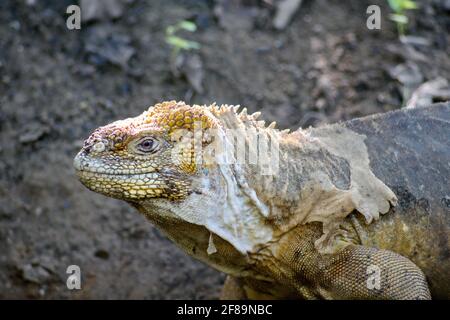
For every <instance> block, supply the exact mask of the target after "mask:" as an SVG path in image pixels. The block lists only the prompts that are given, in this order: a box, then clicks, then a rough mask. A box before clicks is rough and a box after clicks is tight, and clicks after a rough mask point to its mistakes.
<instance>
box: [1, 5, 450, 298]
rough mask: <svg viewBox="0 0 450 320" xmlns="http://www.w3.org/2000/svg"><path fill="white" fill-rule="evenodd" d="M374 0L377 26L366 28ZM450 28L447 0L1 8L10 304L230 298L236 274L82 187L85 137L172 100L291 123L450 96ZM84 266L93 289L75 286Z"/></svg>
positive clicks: (4, 290)
mask: <svg viewBox="0 0 450 320" xmlns="http://www.w3.org/2000/svg"><path fill="white" fill-rule="evenodd" d="M71 4H76V5H79V6H80V7H81V29H80V30H69V29H68V28H67V26H66V20H67V19H68V18H69V16H70V15H69V14H67V13H66V9H67V7H68V6H69V5H71ZM372 4H376V5H378V6H379V7H380V8H381V29H380V30H376V29H375V30H369V29H368V28H367V26H366V22H367V19H368V17H369V14H367V13H366V10H367V8H368V6H369V5H372ZM415 7H417V8H415ZM449 29H450V1H448V0H427V1H425V0H424V1H404V0H397V1H395V0H390V1H387V0H370V1H364V0H351V1H350V0H349V1H339V0H303V1H299V0H282V1H276V0H197V1H195V0H178V1H175V0H174V1H172V0H152V1H143V0H106V1H100V0H97V1H96V0H81V1H76V0H62V1H61V0H17V1H13V0H1V1H0V298H3V299H5V298H39V299H51V298H63V299H65V298H74V299H79V298H97V299H112V298H118V299H132V298H135V299H136V298H137V299H140V298H145V299H182V298H186V299H193V298H195V299H207V298H218V296H219V293H220V287H221V285H222V284H223V282H224V279H225V276H224V275H223V274H221V273H219V272H217V271H215V270H213V269H211V268H210V267H207V266H206V265H203V264H202V263H200V262H197V261H195V260H193V259H192V258H190V257H189V256H187V255H186V254H184V253H183V252H182V251H181V250H179V249H178V248H177V247H176V246H175V245H173V244H172V243H171V242H170V241H169V240H167V239H166V238H165V237H164V235H162V234H161V233H160V232H159V231H158V230H156V229H155V228H153V226H152V225H151V224H150V223H148V222H147V221H145V219H144V218H143V217H141V216H140V215H139V214H138V213H137V211H136V210H134V209H133V208H131V207H129V206H128V205H127V204H126V203H122V202H120V201H118V200H113V199H110V198H106V197H103V196H101V195H98V194H96V193H93V192H90V191H88V190H87V189H85V188H84V187H83V186H82V185H81V184H80V183H79V182H78V180H77V178H76V177H75V175H74V171H73V169H72V159H73V157H74V156H75V154H76V153H77V151H78V150H79V148H80V147H81V145H82V142H83V140H84V139H85V138H87V137H88V135H89V134H90V133H91V132H92V131H93V130H94V129H95V128H97V127H98V126H101V125H105V124H107V123H109V122H111V121H114V120H117V119H121V118H125V117H130V116H135V115H138V114H140V113H141V112H142V111H144V110H145V109H146V108H148V106H150V105H152V104H154V103H156V102H160V101H163V100H171V99H175V100H185V101H186V102H187V103H197V104H203V103H206V104H209V103H212V102H214V101H215V102H217V103H218V104H221V103H227V104H240V105H243V106H246V107H247V108H248V109H249V111H251V112H254V111H258V110H260V111H262V112H263V115H264V116H263V117H264V118H265V120H267V121H274V120H276V121H277V122H278V124H279V126H280V127H282V128H292V129H295V128H298V127H299V126H302V127H305V126H310V125H312V126H317V125H320V124H324V123H332V122H336V121H341V120H347V119H351V118H354V117H360V116H365V115H369V114H373V113H377V112H385V111H389V110H393V109H397V108H400V107H402V106H403V105H405V104H406V103H407V101H408V100H410V99H411V97H413V98H414V95H413V93H414V92H416V93H417V92H418V91H417V90H419V92H420V94H421V95H420V98H421V101H425V102H427V101H428V102H430V101H440V100H445V99H448V95H450V94H449V91H448V80H449V75H450V59H449V51H450V49H449V45H450V42H449V40H450V36H449ZM416 98H417V97H416ZM71 264H76V265H78V266H80V268H81V276H82V290H74V291H70V290H68V289H67V287H66V279H67V274H66V268H67V266H69V265H71Z"/></svg>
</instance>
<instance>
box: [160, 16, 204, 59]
mask: <svg viewBox="0 0 450 320" xmlns="http://www.w3.org/2000/svg"><path fill="white" fill-rule="evenodd" d="M180 30H185V31H188V32H195V31H196V30H197V26H196V25H195V23H193V22H191V21H187V20H183V21H180V22H178V23H177V24H175V25H172V26H168V27H167V28H166V43H167V44H169V45H170V46H171V47H172V55H173V56H177V55H178V54H179V53H180V52H181V51H182V50H193V49H194V50H198V49H200V44H199V43H198V42H195V41H190V40H187V39H184V38H182V37H180V36H177V35H176V33H177V32H178V31H180Z"/></svg>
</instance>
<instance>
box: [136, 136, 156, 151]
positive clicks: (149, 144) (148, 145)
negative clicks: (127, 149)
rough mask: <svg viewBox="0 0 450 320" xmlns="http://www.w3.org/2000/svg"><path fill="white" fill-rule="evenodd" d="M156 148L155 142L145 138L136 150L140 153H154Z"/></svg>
mask: <svg viewBox="0 0 450 320" xmlns="http://www.w3.org/2000/svg"><path fill="white" fill-rule="evenodd" d="M156 147H157V142H156V141H155V140H153V139H151V138H146V139H144V140H142V141H141V142H139V144H138V145H137V148H138V149H139V151H142V152H152V151H155V149H156Z"/></svg>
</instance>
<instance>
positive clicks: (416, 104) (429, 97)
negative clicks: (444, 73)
mask: <svg viewBox="0 0 450 320" xmlns="http://www.w3.org/2000/svg"><path fill="white" fill-rule="evenodd" d="M448 100H450V86H449V83H448V80H447V79H444V78H436V79H433V80H430V81H427V82H425V83H424V84H422V85H421V86H420V87H419V88H417V89H416V90H415V91H414V92H413V94H412V96H411V99H409V101H408V103H407V104H406V107H407V108H420V107H426V106H429V105H430V104H432V103H434V102H443V101H448Z"/></svg>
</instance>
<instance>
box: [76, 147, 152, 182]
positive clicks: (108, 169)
mask: <svg viewBox="0 0 450 320" xmlns="http://www.w3.org/2000/svg"><path fill="white" fill-rule="evenodd" d="M73 166H74V168H75V170H76V172H77V175H79V176H80V175H89V174H98V175H102V176H111V177H113V176H139V175H148V174H151V173H154V174H155V178H156V177H157V174H156V172H155V169H154V168H153V167H150V166H148V167H142V168H126V167H125V168H124V167H123V166H118V165H117V166H114V165H113V164H111V163H105V161H104V160H102V159H96V158H91V157H88V156H86V154H85V153H83V152H80V153H78V154H77V155H76V157H75V158H74V160H73ZM98 175H97V176H98ZM92 176H94V175H92Z"/></svg>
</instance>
